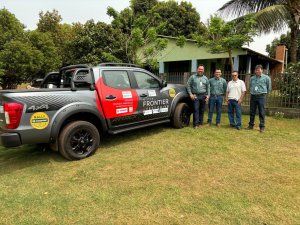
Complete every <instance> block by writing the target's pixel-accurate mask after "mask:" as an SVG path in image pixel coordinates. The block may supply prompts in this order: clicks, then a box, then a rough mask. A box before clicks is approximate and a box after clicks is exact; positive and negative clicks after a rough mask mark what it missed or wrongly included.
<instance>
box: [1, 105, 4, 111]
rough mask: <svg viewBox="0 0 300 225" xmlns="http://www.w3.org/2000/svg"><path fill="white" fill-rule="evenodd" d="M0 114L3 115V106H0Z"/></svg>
mask: <svg viewBox="0 0 300 225" xmlns="http://www.w3.org/2000/svg"><path fill="white" fill-rule="evenodd" d="M0 113H4V108H3V105H1V106H0Z"/></svg>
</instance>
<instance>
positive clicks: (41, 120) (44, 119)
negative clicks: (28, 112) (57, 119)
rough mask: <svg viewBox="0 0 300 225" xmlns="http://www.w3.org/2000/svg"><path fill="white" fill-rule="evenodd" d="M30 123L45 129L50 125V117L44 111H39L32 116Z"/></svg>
mask: <svg viewBox="0 0 300 225" xmlns="http://www.w3.org/2000/svg"><path fill="white" fill-rule="evenodd" d="M30 125H31V126H32V127H33V128H35V129H38V130H42V129H45V128H46V127H47V126H48V125H49V117H48V115H47V114H46V113H44V112H37V113H34V114H32V116H31V117H30Z"/></svg>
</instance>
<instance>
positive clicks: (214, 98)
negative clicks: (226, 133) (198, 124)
mask: <svg viewBox="0 0 300 225" xmlns="http://www.w3.org/2000/svg"><path fill="white" fill-rule="evenodd" d="M221 75H222V72H221V70H220V69H216V71H215V77H213V78H210V79H209V84H210V97H209V102H208V106H209V112H208V120H207V122H208V124H209V125H211V123H212V117H213V113H214V109H215V106H216V111H217V116H216V125H217V127H219V126H220V122H221V112H222V104H223V96H224V94H225V93H226V88H227V82H226V80H225V79H224V78H222V77H221Z"/></svg>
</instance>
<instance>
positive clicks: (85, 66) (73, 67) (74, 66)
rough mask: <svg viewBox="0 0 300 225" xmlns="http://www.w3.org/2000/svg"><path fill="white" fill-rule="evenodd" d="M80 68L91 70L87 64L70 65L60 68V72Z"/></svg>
mask: <svg viewBox="0 0 300 225" xmlns="http://www.w3.org/2000/svg"><path fill="white" fill-rule="evenodd" d="M78 68H90V67H89V66H88V65H86V64H77V65H70V66H65V67H62V68H60V70H59V72H61V71H63V70H69V69H78Z"/></svg>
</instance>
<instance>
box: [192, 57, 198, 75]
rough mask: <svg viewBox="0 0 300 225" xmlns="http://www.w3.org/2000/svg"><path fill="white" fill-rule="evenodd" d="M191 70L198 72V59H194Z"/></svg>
mask: <svg viewBox="0 0 300 225" xmlns="http://www.w3.org/2000/svg"><path fill="white" fill-rule="evenodd" d="M191 72H192V73H196V72H197V59H192V64H191Z"/></svg>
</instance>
